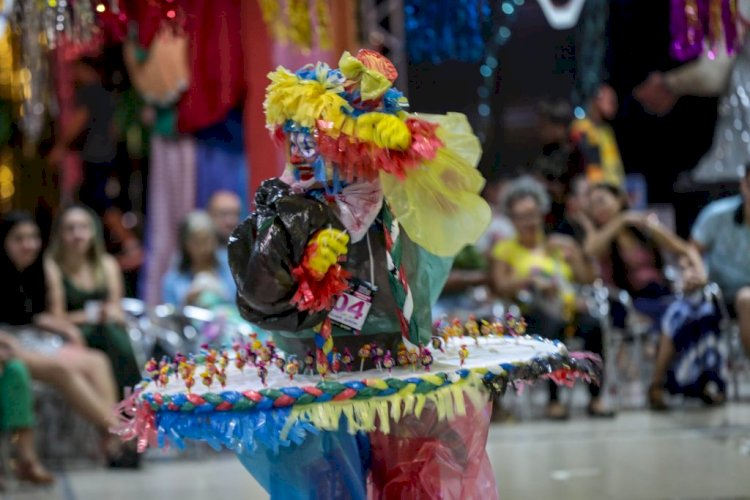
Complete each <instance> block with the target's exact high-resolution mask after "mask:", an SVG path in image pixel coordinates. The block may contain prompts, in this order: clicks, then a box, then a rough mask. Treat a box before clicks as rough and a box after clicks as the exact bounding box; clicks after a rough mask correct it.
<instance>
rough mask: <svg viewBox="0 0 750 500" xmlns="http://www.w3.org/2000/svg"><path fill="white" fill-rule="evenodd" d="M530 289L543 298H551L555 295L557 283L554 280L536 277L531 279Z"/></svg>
mask: <svg viewBox="0 0 750 500" xmlns="http://www.w3.org/2000/svg"><path fill="white" fill-rule="evenodd" d="M532 283H533V285H532V289H533V290H534V291H535V292H537V293H539V294H541V295H542V296H544V297H552V296H554V295H556V294H557V283H555V280H552V279H549V278H544V277H541V276H537V277H535V278H532Z"/></svg>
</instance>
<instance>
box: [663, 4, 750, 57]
mask: <svg viewBox="0 0 750 500" xmlns="http://www.w3.org/2000/svg"><path fill="white" fill-rule="evenodd" d="M671 2H672V11H671V22H670V23H671V31H672V44H671V46H670V50H671V54H672V57H674V58H675V59H677V60H679V61H687V60H690V59H694V58H696V57H698V56H699V55H700V54H702V53H703V51H704V50H705V49H708V50H709V57H713V56H712V54H713V52H714V51H715V50H717V49H718V48H719V46H720V45H722V44H723V45H725V46H726V50H727V53H729V54H731V53H733V52H734V50H735V49H736V48H737V44H738V43H739V36H738V31H737V21H738V17H737V1H736V0H671Z"/></svg>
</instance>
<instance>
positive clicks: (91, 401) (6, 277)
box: [0, 212, 120, 458]
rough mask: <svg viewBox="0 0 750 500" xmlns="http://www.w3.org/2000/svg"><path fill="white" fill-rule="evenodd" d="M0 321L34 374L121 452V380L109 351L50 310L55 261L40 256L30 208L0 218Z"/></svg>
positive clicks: (110, 448)
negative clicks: (52, 336) (53, 337)
mask: <svg viewBox="0 0 750 500" xmlns="http://www.w3.org/2000/svg"><path fill="white" fill-rule="evenodd" d="M0 244H1V245H2V247H1V248H2V252H0V275H1V276H2V279H1V280H0V303H2V304H3V307H0V324H5V325H8V327H7V328H8V330H9V331H10V332H13V333H4V332H0V341H2V342H3V344H5V345H9V346H10V349H11V351H12V352H13V353H14V355H15V357H16V358H18V359H19V360H20V361H22V362H23V363H24V364H25V365H26V367H27V368H28V370H29V373H30V374H31V377H32V379H34V380H38V381H40V382H43V383H45V384H49V385H51V386H52V387H54V388H56V389H57V390H59V391H60V392H61V393H62V394H63V396H64V397H65V398H66V400H67V401H68V402H69V403H70V404H71V406H73V407H74V408H75V409H76V410H77V411H78V412H79V413H80V414H81V415H82V416H83V417H84V418H86V419H88V420H89V421H90V422H91V423H93V424H94V425H96V426H97V427H98V428H99V429H100V430H101V433H102V439H103V445H105V446H106V451H107V454H108V455H109V458H115V457H116V456H118V455H119V451H120V450H119V444H118V441H119V438H116V437H114V436H112V435H111V434H110V433H109V428H110V427H112V426H114V425H117V423H118V422H117V419H116V418H115V415H114V412H113V411H112V408H113V406H114V405H115V403H116V401H117V386H116V384H115V380H114V378H113V376H112V368H111V365H110V364H109V360H108V359H107V357H106V356H105V355H104V354H102V353H100V352H98V351H96V350H93V349H89V348H87V347H84V341H83V338H82V335H81V332H80V330H79V329H78V328H76V327H75V325H73V324H72V323H70V322H68V321H66V320H65V319H61V318H59V317H56V316H54V315H53V314H51V313H50V312H49V302H50V301H51V300H50V296H51V295H53V294H54V290H53V289H52V288H51V287H49V286H48V283H50V282H51V281H52V279H53V278H52V277H51V274H52V273H53V271H52V270H51V266H49V265H45V263H43V260H42V258H41V250H42V238H41V236H40V234H39V227H38V226H37V225H36V223H35V222H34V219H33V218H32V217H31V215H29V214H27V213H25V212H11V213H9V214H6V215H5V216H4V217H3V219H2V221H1V222H0ZM34 329H36V330H46V331H51V332H54V333H56V334H58V335H60V337H62V339H63V340H64V342H60V341H57V342H53V341H50V340H48V339H46V338H44V337H43V336H41V334H35V333H33V331H32V330H34Z"/></svg>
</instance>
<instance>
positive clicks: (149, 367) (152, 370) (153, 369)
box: [145, 358, 159, 382]
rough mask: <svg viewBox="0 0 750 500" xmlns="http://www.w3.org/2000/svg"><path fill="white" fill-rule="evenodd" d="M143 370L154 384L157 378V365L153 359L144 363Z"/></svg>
mask: <svg viewBox="0 0 750 500" xmlns="http://www.w3.org/2000/svg"><path fill="white" fill-rule="evenodd" d="M145 370H146V373H148V376H149V377H150V378H151V380H153V381H155V382H156V381H157V377H158V376H159V364H158V363H157V362H156V360H155V359H154V358H151V359H149V360H148V361H147V362H146V366H145Z"/></svg>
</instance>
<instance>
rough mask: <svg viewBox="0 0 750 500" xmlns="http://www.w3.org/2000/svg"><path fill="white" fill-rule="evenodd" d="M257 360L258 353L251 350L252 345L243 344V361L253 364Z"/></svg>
mask: <svg viewBox="0 0 750 500" xmlns="http://www.w3.org/2000/svg"><path fill="white" fill-rule="evenodd" d="M257 361H258V354H257V353H256V352H255V351H254V350H253V347H252V345H250V344H247V345H246V346H245V362H246V363H247V364H248V365H250V366H255V363H256V362H257Z"/></svg>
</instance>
